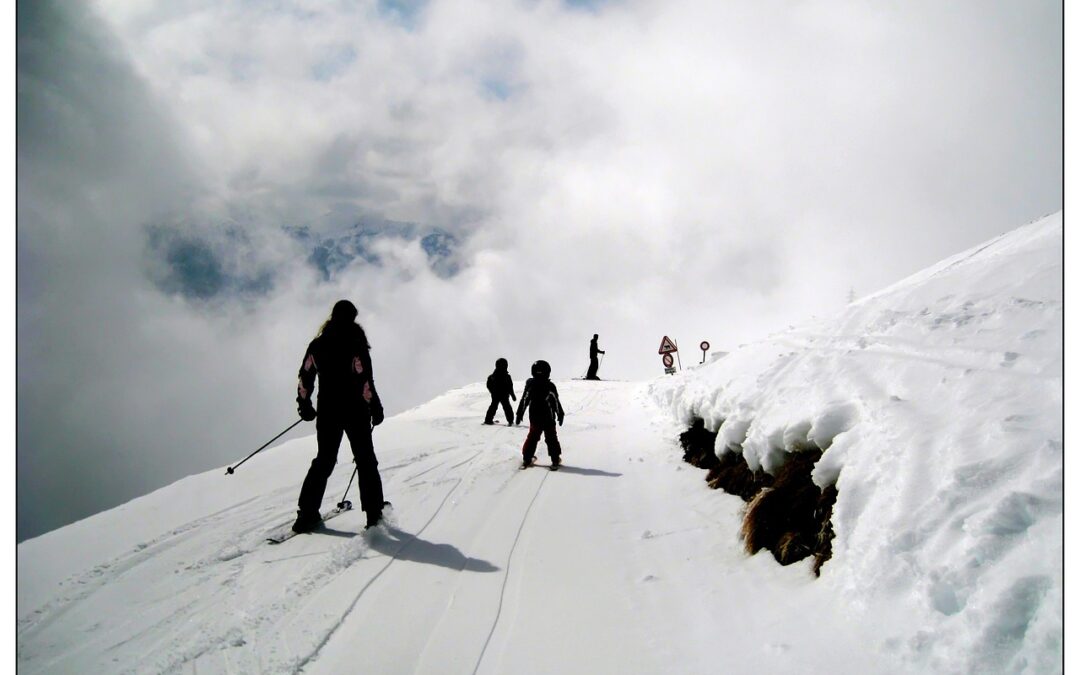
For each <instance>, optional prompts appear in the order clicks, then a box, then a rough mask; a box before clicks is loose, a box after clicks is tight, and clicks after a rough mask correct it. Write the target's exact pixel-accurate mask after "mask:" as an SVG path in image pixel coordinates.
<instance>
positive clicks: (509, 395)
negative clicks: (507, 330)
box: [484, 359, 517, 424]
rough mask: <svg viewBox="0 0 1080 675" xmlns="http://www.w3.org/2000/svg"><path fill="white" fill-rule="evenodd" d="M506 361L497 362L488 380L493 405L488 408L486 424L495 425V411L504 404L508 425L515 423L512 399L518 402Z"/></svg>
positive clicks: (485, 417) (499, 360) (485, 418)
mask: <svg viewBox="0 0 1080 675" xmlns="http://www.w3.org/2000/svg"><path fill="white" fill-rule="evenodd" d="M508 365H509V364H507V362H506V359H496V360H495V370H494V372H492V373H491V374H490V375H488V378H487V389H488V391H489V392H491V405H489V406H488V409H487V415H485V416H484V424H495V410H496V409H497V408H498V407H499V404H502V409H503V412H504V413H506V423H507V424H513V423H514V409H513V408H511V407H510V399H514V400H515V401H516V400H517V394H515V393H514V380H513V378H511V377H510V373H509V372H508V371H507V366H508Z"/></svg>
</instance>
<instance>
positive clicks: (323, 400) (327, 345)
mask: <svg viewBox="0 0 1080 675" xmlns="http://www.w3.org/2000/svg"><path fill="white" fill-rule="evenodd" d="M316 375H318V378H319V406H318V409H319V412H320V414H325V413H327V412H330V413H333V414H335V415H338V414H346V415H347V414H353V413H355V414H357V415H360V416H362V417H370V418H371V422H373V423H374V424H379V423H381V422H382V418H383V407H382V401H380V400H379V392H378V391H376V390H375V378H374V376H373V374H372V372H371V354H370V353H369V352H368V348H367V344H366V342H365V340H364V337H363V332H362V331H361V329H360V327H359V326H357V325H355V324H349V325H347V326H333V325H329V326H327V327H326V329H325V330H324V331H323V333H322V335H320V336H319V337H317V338H315V339H314V340H312V341H311V344H309V345H308V348H307V352H306V353H305V354H304V361H303V363H302V364H301V365H300V376H299V381H298V382H297V385H296V402H297V404H299V406H300V407H301V409H302V408H303V407H304V406H305V404H307V405H310V404H311V393H312V391H313V390H314V389H315V377H316Z"/></svg>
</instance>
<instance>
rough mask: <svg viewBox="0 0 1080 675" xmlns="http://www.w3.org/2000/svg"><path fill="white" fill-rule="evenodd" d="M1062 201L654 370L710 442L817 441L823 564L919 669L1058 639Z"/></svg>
mask: <svg viewBox="0 0 1080 675" xmlns="http://www.w3.org/2000/svg"><path fill="white" fill-rule="evenodd" d="M1062 259H1063V249H1062V214H1061V213H1058V214H1055V215H1052V216H1049V217H1047V218H1044V219H1042V220H1040V221H1038V222H1035V223H1032V224H1030V225H1027V226H1025V227H1022V228H1020V229H1018V230H1015V231H1013V232H1010V233H1008V234H1005V235H1003V236H1001V237H998V238H996V239H994V240H992V241H990V242H988V243H986V244H984V245H982V246H978V247H975V248H973V249H971V250H969V251H965V252H964V253H961V254H959V255H957V256H954V257H952V258H949V259H947V260H945V261H943V262H941V263H939V264H937V265H935V266H933V267H931V268H929V269H927V270H925V271H923V272H920V273H918V274H915V275H914V276H912V277H910V278H908V279H905V280H903V281H901V282H899V283H897V284H895V285H893V286H891V287H889V288H886V289H884V290H882V291H880V292H878V293H876V294H873V295H871V296H868V297H865V298H863V299H861V300H859V301H858V302H855V303H853V304H852V305H850V306H849V307H848V309H847V310H846V311H845V312H843V313H842V314H841V315H840V316H839V317H835V318H831V319H827V320H822V321H818V322H815V323H811V324H808V325H805V326H802V327H799V328H795V329H792V330H789V331H786V332H783V333H780V334H777V335H773V336H771V337H770V338H769V339H767V340H764V341H762V342H760V343H757V344H753V345H749V346H745V347H743V348H741V349H739V350H737V351H735V352H733V353H731V354H730V355H728V356H726V357H725V358H724V359H722V360H719V361H717V362H714V363H710V364H708V365H705V366H701V367H700V368H697V369H694V370H692V371H687V372H684V373H681V374H679V375H678V376H675V377H672V378H669V379H667V380H663V381H659V382H657V383H655V384H654V385H652V387H651V391H652V394H653V396H654V397H655V398H656V399H657V400H658V401H659V402H660V403H661V404H662V405H664V406H666V407H667V408H669V409H670V410H671V411H672V412H673V413H674V415H675V416H676V418H677V419H678V420H679V421H680V422H681V423H682V424H684V425H689V424H691V423H692V422H693V421H694V420H696V419H699V418H700V419H703V420H704V421H705V426H706V428H707V429H708V430H710V431H716V432H718V433H717V436H716V441H715V443H716V445H715V452H716V454H717V456H719V457H723V456H724V455H725V454H726V453H740V454H741V455H742V457H743V458H744V459H745V461H746V463H747V464H748V465H749V466H750V468H751V469H755V470H756V469H759V468H760V469H764V470H765V471H766V472H769V473H775V472H776V471H777V469H778V468H779V467H780V466H782V465H783V464H784V462H785V461H787V458H788V457H789V456H790V455H791V453H798V452H800V451H802V450H805V449H807V448H809V447H818V448H821V449H823V450H824V451H825V452H824V455H823V456H822V458H821V460H820V461H819V462H818V463H817V465H816V467H815V468H814V471H813V474H812V475H813V479H814V482H815V483H816V484H817V485H818V486H819V487H822V488H825V487H827V486H830V485H835V487H836V489H837V490H838V497H837V500H836V504H835V507H834V510H833V516H832V522H833V526H834V529H835V540H834V541H833V557H832V560H831V561H830V562H828V563H826V564H825V566H824V568H823V570H822V581H821V583H824V584H827V585H829V586H830V587H831V588H832V589H833V591H834V592H835V593H837V594H840V595H842V596H843V597H846V598H849V599H850V600H851V602H852V604H853V606H856V607H857V608H858V609H859V610H860V611H861V612H862V613H863V614H864V615H865V617H866V620H867V621H870V622H872V623H874V624H875V625H877V626H878V632H879V634H880V641H881V646H882V648H883V650H884V651H886V652H890V653H893V654H895V655H896V656H897V657H899V658H900V659H901V662H902V663H907V664H908V666H909V667H913V668H917V669H919V670H931V671H934V672H1009V673H1020V672H1031V673H1046V672H1054V671H1056V670H1059V669H1060V668H1061V658H1062V636H1063V624H1062V602H1063V600H1062V559H1063V549H1062V536H1063V512H1062V499H1063V483H1064V473H1063V462H1062V458H1063V445H1062V438H1063V425H1062V387H1063V382H1062V357H1063V347H1062V335H1063V324H1062V297H1063V296H1062Z"/></svg>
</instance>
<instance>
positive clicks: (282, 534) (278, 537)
mask: <svg viewBox="0 0 1080 675" xmlns="http://www.w3.org/2000/svg"><path fill="white" fill-rule="evenodd" d="M343 504H344V506H335V507H334V508H332V509H330V510H329V511H327V512H326V513H325V514H323V517H322V521H323V522H324V523H325V522H326V521H328V520H331V519H333V518H337V517H338V516H340V515H341V514H343V513H346V512H348V511H352V503H351V502H348V501H346V502H343ZM315 532H318V529H316V530H315ZM297 534H300V533H299V532H293V530H292V525H291V524H290V525H282V526H281V527H279V528H278V529H277V530H274V531H272V532H271V533H270V534H268V535H266V541H267V542H268V543H271V544H280V543H282V542H285V541H288V540H290V539H292V538H293V537H295V536H296V535H297Z"/></svg>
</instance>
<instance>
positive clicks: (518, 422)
mask: <svg viewBox="0 0 1080 675" xmlns="http://www.w3.org/2000/svg"><path fill="white" fill-rule="evenodd" d="M514 424H521V415H518V416H517V419H516V420H515V421H514Z"/></svg>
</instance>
